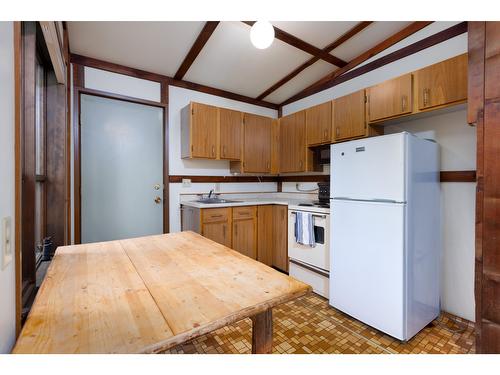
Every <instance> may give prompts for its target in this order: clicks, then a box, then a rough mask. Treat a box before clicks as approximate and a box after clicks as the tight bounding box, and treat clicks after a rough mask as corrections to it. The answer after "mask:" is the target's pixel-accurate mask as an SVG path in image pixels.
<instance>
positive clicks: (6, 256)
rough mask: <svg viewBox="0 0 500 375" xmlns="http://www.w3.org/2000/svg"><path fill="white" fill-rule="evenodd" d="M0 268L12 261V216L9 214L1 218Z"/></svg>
mask: <svg viewBox="0 0 500 375" xmlns="http://www.w3.org/2000/svg"><path fill="white" fill-rule="evenodd" d="M1 246H2V249H1V250H2V269H5V267H7V266H8V265H9V264H10V262H12V253H13V250H12V249H13V246H12V218H11V217H10V216H8V217H4V218H3V219H2V245H1Z"/></svg>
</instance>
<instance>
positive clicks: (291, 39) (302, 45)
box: [242, 21, 347, 68]
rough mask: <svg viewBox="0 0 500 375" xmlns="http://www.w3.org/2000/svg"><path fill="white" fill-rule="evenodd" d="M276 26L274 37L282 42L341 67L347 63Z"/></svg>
mask: <svg viewBox="0 0 500 375" xmlns="http://www.w3.org/2000/svg"><path fill="white" fill-rule="evenodd" d="M242 22H243V23H245V24H247V25H248V26H250V27H251V26H252V25H253V24H254V23H255V21H242ZM273 28H274V37H275V38H276V39H278V40H281V41H282V42H285V43H286V44H289V45H291V46H293V47H295V48H298V49H300V50H302V51H304V52H306V53H308V54H310V55H312V56H314V57H317V58H318V59H321V60H324V61H326V62H328V63H330V64H332V65H335V66H338V67H339V68H342V67H344V66H346V65H347V62H346V61H344V60H342V59H339V58H338V57H335V56H333V55H331V54H329V53H328V52H325V51H324V50H322V49H320V48H318V47H315V46H313V45H312V44H309V43H307V42H305V41H303V40H302V39H299V38H297V37H296V36H294V35H292V34H289V33H287V32H286V31H283V30H281V29H279V28H277V27H276V26H273Z"/></svg>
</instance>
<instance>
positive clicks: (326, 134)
mask: <svg viewBox="0 0 500 375" xmlns="http://www.w3.org/2000/svg"><path fill="white" fill-rule="evenodd" d="M323 133H324V139H325V141H326V140H327V139H328V130H326V129H325V131H324V132H323Z"/></svg>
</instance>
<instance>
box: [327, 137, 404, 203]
mask: <svg viewBox="0 0 500 375" xmlns="http://www.w3.org/2000/svg"><path fill="white" fill-rule="evenodd" d="M407 136H408V133H398V134H391V135H384V136H380V137H371V138H366V139H360V140H356V141H351V142H345V143H337V144H334V145H332V149H331V186H330V195H331V197H332V198H340V197H343V198H350V199H363V200H375V199H384V200H391V201H395V202H405V201H406V197H405V160H406V158H405V144H406V141H405V140H406V137H407Z"/></svg>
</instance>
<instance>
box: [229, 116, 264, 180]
mask: <svg viewBox="0 0 500 375" xmlns="http://www.w3.org/2000/svg"><path fill="white" fill-rule="evenodd" d="M272 124H273V119H272V118H270V117H264V116H259V115H254V114H250V113H244V114H243V158H242V161H241V162H238V161H237V162H231V168H230V169H231V172H233V173H271V149H272V148H271V139H272V137H271V135H272Z"/></svg>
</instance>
